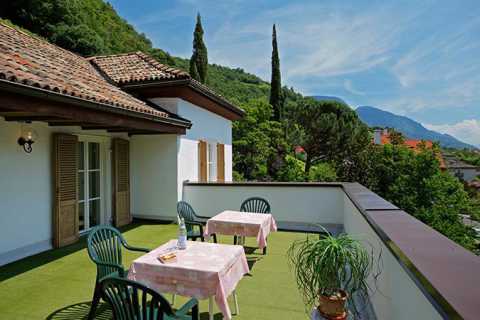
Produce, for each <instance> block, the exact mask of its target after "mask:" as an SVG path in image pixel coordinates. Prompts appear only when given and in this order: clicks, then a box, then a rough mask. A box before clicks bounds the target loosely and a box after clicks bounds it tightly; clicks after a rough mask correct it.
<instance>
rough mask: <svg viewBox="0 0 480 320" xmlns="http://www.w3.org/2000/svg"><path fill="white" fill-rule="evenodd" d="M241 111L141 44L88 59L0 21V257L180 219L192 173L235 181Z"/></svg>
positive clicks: (14, 257) (6, 259)
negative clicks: (140, 222) (95, 230)
mask: <svg viewBox="0 0 480 320" xmlns="http://www.w3.org/2000/svg"><path fill="white" fill-rule="evenodd" d="M242 116H243V111H242V110H241V109H239V108H237V107H235V106H234V105H232V104H230V103H229V102H228V101H226V100H225V99H224V98H222V97H221V96H219V95H217V94H215V93H214V92H213V91H211V90H210V89H209V88H207V87H206V86H204V85H202V84H200V83H198V82H196V81H195V80H193V79H192V78H191V77H190V75H189V74H188V73H186V72H184V71H181V70H178V69H174V68H170V67H168V66H165V65H162V64H160V63H158V62H157V61H155V60H154V59H153V58H151V57H149V56H148V55H146V54H143V53H141V52H136V53H129V54H120V55H114V56H101V57H92V58H88V59H85V58H83V57H80V56H78V55H76V54H74V53H72V52H69V51H67V50H64V49H61V48H59V47H57V46H55V45H52V44H50V43H48V42H46V41H44V40H43V39H39V38H36V37H34V36H31V35H28V34H26V33H24V32H22V31H19V30H16V29H14V28H12V27H9V26H7V25H4V24H0V206H1V210H0V211H1V214H0V217H1V218H0V219H1V220H0V221H1V223H0V234H1V235H2V237H1V239H2V241H0V265H2V264H5V263H8V262H10V261H13V260H17V259H19V258H21V257H24V256H28V255H31V254H34V253H37V252H40V251H43V250H46V249H49V248H51V247H52V246H54V247H60V246H64V245H67V244H69V243H72V242H75V241H76V240H77V239H78V238H79V235H80V234H81V233H82V232H85V231H87V230H88V229H89V228H91V227H92V226H95V225H97V224H101V223H112V224H114V225H116V226H121V225H125V224H128V223H130V221H131V219H132V216H136V217H143V218H153V219H170V220H172V219H174V218H175V217H176V202H177V200H179V199H182V187H183V181H185V180H191V181H231V179H232V121H234V120H237V119H240V118H241V117H242ZM52 221H53V224H52Z"/></svg>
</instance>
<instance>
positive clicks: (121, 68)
mask: <svg viewBox="0 0 480 320" xmlns="http://www.w3.org/2000/svg"><path fill="white" fill-rule="evenodd" d="M88 60H90V62H91V63H92V64H93V65H95V66H96V67H97V68H98V69H99V70H100V71H101V72H103V73H104V74H105V75H106V76H107V77H109V78H110V80H111V81H113V82H114V83H115V84H117V85H119V86H120V87H125V88H126V87H128V86H129V85H137V84H145V83H150V84H152V82H153V83H154V84H156V82H169V81H175V80H183V81H182V82H183V85H185V84H186V85H188V86H190V87H192V88H194V89H195V90H198V91H200V92H201V93H202V94H204V95H206V96H208V97H209V98H210V99H211V100H214V101H215V102H216V103H218V104H220V105H222V106H223V107H224V108H226V109H228V110H230V111H233V112H234V113H237V114H239V115H242V116H243V114H244V111H243V110H242V109H240V108H238V107H236V106H234V105H232V104H231V103H230V102H229V101H227V100H226V99H225V98H224V97H223V96H221V95H219V94H218V93H216V92H215V91H213V90H212V89H210V88H209V87H207V86H206V85H204V84H202V83H200V82H199V81H196V80H195V79H193V78H192V77H191V76H190V75H189V74H188V73H187V72H185V71H183V70H180V69H176V68H172V67H169V66H167V65H164V64H161V63H160V62H158V61H157V60H155V59H154V58H153V57H151V56H149V55H147V54H145V53H143V52H140V51H137V52H132V53H124V54H116V55H109V56H95V57H90V58H88ZM179 82H180V81H179ZM178 85H182V84H180V83H178Z"/></svg>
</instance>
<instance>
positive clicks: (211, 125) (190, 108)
mask: <svg viewBox="0 0 480 320" xmlns="http://www.w3.org/2000/svg"><path fill="white" fill-rule="evenodd" d="M151 101H152V102H153V103H155V104H157V105H159V106H161V107H163V108H165V109H167V110H169V111H173V110H176V111H177V112H176V113H177V115H179V116H180V117H183V118H185V119H188V120H190V121H191V122H192V124H193V125H192V128H191V129H189V130H187V133H186V135H184V136H179V137H178V140H179V141H178V148H179V149H178V150H179V151H178V190H179V196H178V198H179V199H181V192H182V191H181V190H182V183H183V181H185V180H190V181H198V141H199V140H206V141H209V142H215V143H222V144H224V145H225V181H232V165H233V164H232V122H231V121H230V120H228V119H226V118H223V117H221V116H219V115H217V114H215V113H213V112H210V111H208V110H205V109H204V108H201V107H198V106H196V105H194V104H192V103H190V102H187V101H185V100H182V99H178V98H154V99H152V100H151Z"/></svg>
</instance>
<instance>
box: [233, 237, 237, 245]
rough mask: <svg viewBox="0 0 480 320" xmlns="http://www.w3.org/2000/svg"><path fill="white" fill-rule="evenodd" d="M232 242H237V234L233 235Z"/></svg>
mask: <svg viewBox="0 0 480 320" xmlns="http://www.w3.org/2000/svg"><path fill="white" fill-rule="evenodd" d="M233 244H237V236H233Z"/></svg>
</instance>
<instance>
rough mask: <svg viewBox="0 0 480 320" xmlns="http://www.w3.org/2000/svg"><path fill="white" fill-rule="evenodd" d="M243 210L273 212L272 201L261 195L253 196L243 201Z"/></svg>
mask: <svg viewBox="0 0 480 320" xmlns="http://www.w3.org/2000/svg"><path fill="white" fill-rule="evenodd" d="M240 211H242V212H255V213H271V212H270V203H268V201H267V200H265V199H264V198H260V197H251V198H248V199H247V200H245V201H243V202H242V205H241V206H240Z"/></svg>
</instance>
